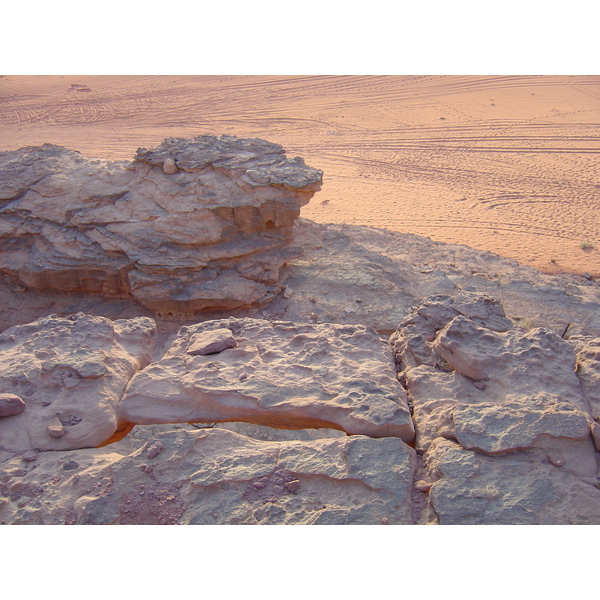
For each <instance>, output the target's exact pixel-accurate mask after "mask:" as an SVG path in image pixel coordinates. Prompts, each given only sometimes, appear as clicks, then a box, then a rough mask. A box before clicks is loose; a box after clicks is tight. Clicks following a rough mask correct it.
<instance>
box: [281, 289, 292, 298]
mask: <svg viewBox="0 0 600 600" xmlns="http://www.w3.org/2000/svg"><path fill="white" fill-rule="evenodd" d="M293 294H294V290H293V289H292V288H291V287H286V288H285V289H284V290H283V294H282V296H283V297H284V298H285V299H286V300H287V299H288V298H291V297H292V296H293Z"/></svg>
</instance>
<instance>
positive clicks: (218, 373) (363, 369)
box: [119, 318, 414, 442]
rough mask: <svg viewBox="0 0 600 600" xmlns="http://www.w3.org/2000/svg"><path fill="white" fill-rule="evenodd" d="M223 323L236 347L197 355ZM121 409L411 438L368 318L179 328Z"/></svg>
mask: <svg viewBox="0 0 600 600" xmlns="http://www.w3.org/2000/svg"><path fill="white" fill-rule="evenodd" d="M219 330H228V331H229V332H230V335H231V337H232V338H234V340H235V342H236V345H235V347H234V348H226V349H224V350H223V351H221V352H220V353H218V354H212V355H205V356H202V355H193V354H190V348H192V349H193V348H195V344H196V341H197V340H198V339H199V336H205V335H209V334H210V333H211V332H215V331H219ZM119 415H120V416H121V418H122V419H124V420H126V421H130V422H133V423H138V424H151V423H176V422H197V423H212V422H219V421H245V422H250V423H256V424H259V425H267V426H273V427H280V428H289V429H304V428H320V427H326V428H334V429H341V430H343V431H346V432H347V433H349V434H363V435H369V436H372V437H384V436H397V437H400V438H402V439H403V440H404V441H406V442H411V441H412V440H413V438H414V428H413V424H412V419H411V415H410V411H409V408H408V404H407V397H406V393H405V391H404V389H403V388H402V387H401V386H400V385H399V384H398V381H397V380H396V376H395V371H394V364H393V356H392V353H391V351H390V350H389V347H388V346H387V345H386V344H385V343H384V342H382V341H381V339H380V338H379V336H378V335H377V334H376V333H375V331H374V330H372V329H370V328H367V327H364V326H362V325H358V326H349V325H348V326H346V325H333V324H319V325H309V324H296V323H291V322H285V321H279V322H270V321H265V320H258V319H235V318H230V319H227V320H225V319H223V320H215V321H206V322H204V323H199V324H196V325H193V326H189V327H182V328H181V329H180V331H179V334H178V336H177V338H176V339H175V341H174V342H173V344H172V346H171V347H170V348H169V350H168V351H167V352H166V353H165V355H164V357H163V358H162V359H161V360H160V361H158V362H155V363H153V364H151V365H150V366H148V367H147V368H146V369H144V370H143V371H142V372H140V373H139V374H138V375H137V376H136V377H135V378H134V379H133V380H132V382H131V384H130V385H129V387H128V389H127V392H126V394H125V395H124V397H123V400H122V401H121V403H120V404H119Z"/></svg>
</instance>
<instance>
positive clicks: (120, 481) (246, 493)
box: [0, 429, 416, 525]
mask: <svg viewBox="0 0 600 600" xmlns="http://www.w3.org/2000/svg"><path fill="white" fill-rule="evenodd" d="M156 442H160V445H161V450H160V452H158V453H157V454H155V455H153V456H152V458H149V454H148V452H147V449H148V447H149V446H150V445H151V444H152V443H156ZM415 456H416V455H415V452H414V450H413V449H412V448H410V447H409V446H407V445H406V444H405V443H404V442H402V441H401V440H400V439H398V438H384V439H373V438H369V437H366V436H344V437H341V438H337V439H315V440H311V441H302V442H300V441H278V442H266V441H258V440H255V439H251V438H249V437H246V436H242V435H239V434H237V433H234V432H232V431H227V430H224V429H207V430H195V431H190V430H187V429H179V430H172V431H166V432H163V433H158V434H157V435H156V437H155V438H154V441H153V442H146V443H145V444H144V443H142V444H141V445H140V446H139V447H138V448H136V449H135V450H133V451H132V450H131V449H130V447H129V446H128V445H127V444H125V445H122V444H121V443H116V444H113V445H111V446H107V447H104V448H98V449H88V450H77V451H71V452H50V453H44V454H43V455H40V457H39V458H38V460H37V461H36V462H35V463H24V462H23V461H21V460H19V459H17V458H14V459H12V460H9V461H6V462H5V463H3V470H2V473H1V474H0V490H1V493H0V520H1V521H3V522H11V523H15V524H165V525H169V524H170V525H174V524H210V525H214V524H371V525H372V524H411V523H412V522H413V520H412V511H411V487H412V480H413V473H414V467H415Z"/></svg>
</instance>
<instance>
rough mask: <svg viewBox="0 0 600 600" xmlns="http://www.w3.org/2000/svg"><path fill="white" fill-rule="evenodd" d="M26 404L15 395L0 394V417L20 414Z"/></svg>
mask: <svg viewBox="0 0 600 600" xmlns="http://www.w3.org/2000/svg"><path fill="white" fill-rule="evenodd" d="M25 407H26V404H25V401H24V400H23V398H21V397H20V396H17V395H16V394H0V417H11V416H13V415H18V414H21V413H22V412H23V411H24V410H25Z"/></svg>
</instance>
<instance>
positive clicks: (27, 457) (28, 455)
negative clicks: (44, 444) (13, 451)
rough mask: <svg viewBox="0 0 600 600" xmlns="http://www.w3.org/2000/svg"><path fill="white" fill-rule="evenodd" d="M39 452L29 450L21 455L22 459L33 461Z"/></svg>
mask: <svg viewBox="0 0 600 600" xmlns="http://www.w3.org/2000/svg"><path fill="white" fill-rule="evenodd" d="M37 455H38V453H37V452H36V451H35V450H28V451H27V452H25V453H24V454H23V456H21V459H22V460H24V461H25V462H32V461H34V460H36V459H37Z"/></svg>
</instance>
